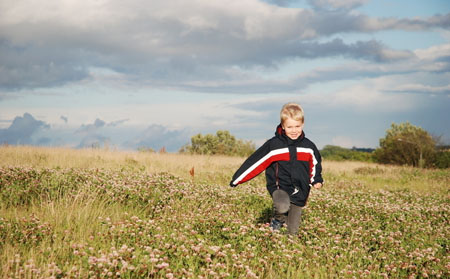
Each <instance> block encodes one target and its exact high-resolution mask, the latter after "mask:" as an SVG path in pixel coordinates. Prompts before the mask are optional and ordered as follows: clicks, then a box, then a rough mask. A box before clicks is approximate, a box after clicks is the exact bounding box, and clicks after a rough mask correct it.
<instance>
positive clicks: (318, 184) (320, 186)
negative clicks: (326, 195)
mask: <svg viewBox="0 0 450 279" xmlns="http://www.w3.org/2000/svg"><path fill="white" fill-rule="evenodd" d="M313 187H314V188H316V189H320V188H322V183H320V182H319V183H316V184H314V185H313Z"/></svg>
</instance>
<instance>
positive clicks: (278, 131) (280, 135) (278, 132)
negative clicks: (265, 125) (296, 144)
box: [275, 123, 305, 141]
mask: <svg viewBox="0 0 450 279" xmlns="http://www.w3.org/2000/svg"><path fill="white" fill-rule="evenodd" d="M275 136H276V137H278V138H280V139H282V140H285V141H288V140H290V141H292V140H291V139H290V138H289V137H288V136H287V135H286V132H285V131H284V130H283V127H281V123H280V124H278V126H277V129H276V131H275ZM304 137H305V132H304V131H302V134H301V135H300V136H299V137H298V139H296V140H294V141H299V140H302V139H303V138H304Z"/></svg>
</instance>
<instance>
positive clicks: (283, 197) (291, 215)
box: [272, 190, 302, 235]
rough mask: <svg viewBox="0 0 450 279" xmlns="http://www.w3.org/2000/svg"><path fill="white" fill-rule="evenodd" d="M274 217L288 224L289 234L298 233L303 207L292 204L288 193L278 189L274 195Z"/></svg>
mask: <svg viewBox="0 0 450 279" xmlns="http://www.w3.org/2000/svg"><path fill="white" fill-rule="evenodd" d="M272 200H273V211H274V218H275V219H277V220H278V221H280V222H282V223H286V224H287V229H288V233H289V234H294V235H296V234H297V233H298V229H299V226H300V222H301V217H302V207H301V206H298V205H295V204H292V203H291V201H290V198H289V195H288V193H286V192H285V191H283V190H276V191H275V192H273V195H272Z"/></svg>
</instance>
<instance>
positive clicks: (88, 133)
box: [75, 118, 109, 148]
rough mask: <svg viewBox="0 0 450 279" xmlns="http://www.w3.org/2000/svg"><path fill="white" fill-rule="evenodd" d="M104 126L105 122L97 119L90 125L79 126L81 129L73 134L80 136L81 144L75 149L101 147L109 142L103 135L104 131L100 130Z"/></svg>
mask: <svg viewBox="0 0 450 279" xmlns="http://www.w3.org/2000/svg"><path fill="white" fill-rule="evenodd" d="M105 124H106V122H105V121H103V120H101V119H99V118H97V119H95V121H94V123H92V124H86V125H85V124H83V125H81V127H80V128H78V130H76V131H75V134H79V135H81V136H82V139H81V142H80V144H79V145H78V146H77V148H84V147H101V146H104V145H105V144H107V143H108V142H109V137H107V136H105V135H103V132H104V131H101V130H100V129H101V128H102V127H104V126H105Z"/></svg>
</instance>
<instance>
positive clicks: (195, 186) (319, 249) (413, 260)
mask: <svg viewBox="0 0 450 279" xmlns="http://www.w3.org/2000/svg"><path fill="white" fill-rule="evenodd" d="M243 160H244V158H238V157H236V158H233V157H219V156H217V157H210V156H192V155H182V154H159V153H142V152H141V153H139V152H121V151H113V150H97V149H95V150H92V149H86V150H73V149H65V148H34V147H12V146H2V147H0V274H1V277H2V278H383V277H384V278H448V277H449V276H450V256H449V255H450V253H449V250H450V241H449V239H450V227H449V209H450V203H449V201H450V191H449V189H450V188H449V185H450V183H449V182H450V170H425V169H414V168H409V167H394V166H383V165H376V164H370V163H357V162H328V161H325V162H324V163H323V166H324V171H323V175H324V178H325V180H326V184H325V186H324V187H323V188H322V189H321V190H313V191H312V193H311V196H310V200H309V203H308V205H307V207H306V208H305V214H304V217H303V220H302V227H301V229H300V232H299V235H298V236H296V237H291V236H287V235H285V234H284V233H276V232H272V231H271V230H270V229H269V228H268V222H269V218H270V215H271V200H270V197H269V195H268V194H267V192H266V190H265V186H264V184H265V183H264V177H263V175H260V176H259V177H257V178H256V179H254V180H252V181H250V182H248V183H246V184H243V185H240V186H239V187H237V188H230V187H229V186H228V183H229V181H230V179H231V175H232V174H233V172H234V171H235V170H236V169H237V167H238V166H239V165H240V164H241V163H242V161H243Z"/></svg>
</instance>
